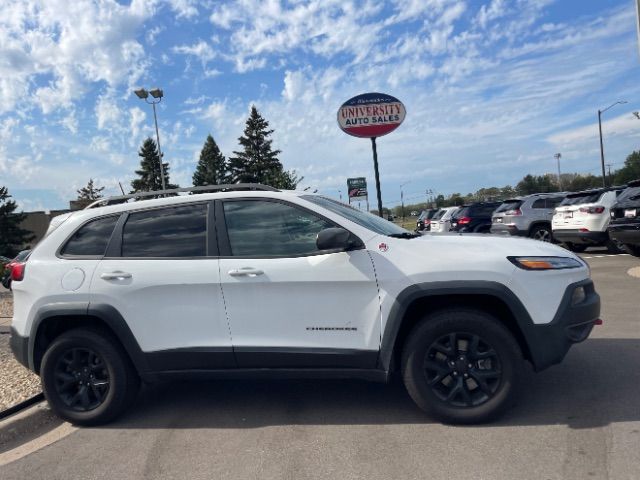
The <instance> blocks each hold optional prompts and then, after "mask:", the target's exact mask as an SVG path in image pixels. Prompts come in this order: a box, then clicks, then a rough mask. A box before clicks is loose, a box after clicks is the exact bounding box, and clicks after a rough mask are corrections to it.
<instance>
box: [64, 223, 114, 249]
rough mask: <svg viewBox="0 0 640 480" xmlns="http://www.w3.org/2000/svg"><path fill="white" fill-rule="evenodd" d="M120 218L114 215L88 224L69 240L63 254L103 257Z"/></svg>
mask: <svg viewBox="0 0 640 480" xmlns="http://www.w3.org/2000/svg"><path fill="white" fill-rule="evenodd" d="M118 218H119V216H118V215H114V216H111V217H103V218H98V219H96V220H92V221H90V222H89V223H86V224H85V225H84V226H82V227H81V228H80V229H79V230H78V231H76V233H74V234H73V236H72V237H71V238H70V239H69V241H68V242H67V244H66V245H65V246H64V248H63V249H62V254H63V255H88V256H92V257H95V256H98V257H101V256H103V255H104V252H105V251H106V250H107V245H108V244H109V239H110V238H111V234H112V233H113V229H114V227H115V226H116V222H117V221H118Z"/></svg>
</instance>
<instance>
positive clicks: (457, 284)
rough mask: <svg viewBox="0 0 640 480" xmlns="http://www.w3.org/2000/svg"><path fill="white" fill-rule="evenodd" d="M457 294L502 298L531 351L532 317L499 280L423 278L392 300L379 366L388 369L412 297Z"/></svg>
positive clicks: (413, 299) (416, 298) (413, 298)
mask: <svg viewBox="0 0 640 480" xmlns="http://www.w3.org/2000/svg"><path fill="white" fill-rule="evenodd" d="M456 295H483V296H490V297H495V298H497V299H498V300H501V301H502V302H503V303H504V304H506V305H507V307H508V308H509V310H510V311H511V313H512V315H513V317H514V318H515V320H516V323H517V327H518V328H519V329H520V331H521V332H522V333H523V336H524V339H525V342H526V343H527V347H528V348H529V350H530V351H531V354H532V355H533V354H534V350H535V345H531V342H530V339H529V338H528V335H527V333H528V332H529V331H530V330H531V329H532V328H533V321H532V320H531V316H530V315H529V312H527V309H526V308H525V307H524V305H522V302H521V301H520V300H519V299H518V297H517V296H516V295H515V294H514V293H513V292H512V291H511V290H510V289H509V288H508V287H506V286H505V285H503V284H501V283H498V282H493V281H485V280H472V281H462V280H453V281H445V282H426V283H418V284H415V285H412V286H410V287H407V288H405V289H404V290H403V291H402V292H400V294H399V295H398V296H397V297H396V299H395V300H394V302H393V305H392V306H391V310H390V311H389V317H388V319H387V323H386V325H385V328H384V332H383V336H382V342H381V344H380V355H379V357H378V367H379V368H382V369H383V370H385V371H389V370H390V368H391V361H392V359H393V354H394V347H395V344H396V339H397V338H398V334H399V332H400V328H401V327H402V323H403V321H404V320H405V314H406V313H407V309H408V308H409V306H410V305H411V304H412V303H413V302H414V301H416V300H418V299H421V298H426V297H436V296H456ZM532 347H533V348H532Z"/></svg>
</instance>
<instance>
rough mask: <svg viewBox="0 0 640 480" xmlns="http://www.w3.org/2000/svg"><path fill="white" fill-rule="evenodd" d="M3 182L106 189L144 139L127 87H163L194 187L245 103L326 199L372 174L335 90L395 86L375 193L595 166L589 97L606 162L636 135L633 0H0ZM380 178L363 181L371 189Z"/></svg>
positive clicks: (33, 205)
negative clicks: (399, 113)
mask: <svg viewBox="0 0 640 480" xmlns="http://www.w3.org/2000/svg"><path fill="white" fill-rule="evenodd" d="M1 3H2V11H3V15H2V16H1V17H0V185H6V186H8V187H9V189H10V192H11V193H12V194H13V195H14V196H15V198H16V199H17V201H18V202H19V204H20V206H21V207H22V208H23V209H24V210H27V211H29V210H38V209H54V208H64V207H65V206H66V205H68V200H70V199H72V198H74V197H75V191H76V190H77V189H78V188H80V187H82V186H83V185H85V184H86V182H87V181H88V179H89V177H93V178H94V179H95V180H96V181H97V183H98V184H99V185H103V186H105V187H107V188H106V190H105V193H107V194H117V193H118V186H117V185H118V183H117V182H118V181H120V182H122V183H123V184H124V185H125V188H128V183H129V182H130V181H131V179H132V178H133V172H134V170H135V169H136V168H137V167H138V165H139V158H138V157H137V150H138V148H139V146H140V145H141V143H142V141H143V140H144V138H145V137H147V136H149V135H152V134H153V116H152V112H151V109H150V107H149V106H148V105H145V104H144V103H143V102H142V101H140V100H139V99H137V97H135V95H133V93H132V90H133V89H134V88H135V87H138V86H145V87H147V88H149V87H154V86H160V87H161V88H163V89H164V93H165V98H164V100H163V102H162V103H161V104H160V108H159V111H158V114H159V120H160V133H161V142H162V144H163V150H164V151H165V159H166V160H167V161H168V162H169V164H170V168H171V180H172V181H173V182H177V183H179V184H180V185H181V186H188V185H190V182H191V175H192V173H193V169H194V167H195V163H196V161H197V157H198V154H199V151H200V149H201V147H202V144H203V142H204V140H205V137H206V135H207V134H208V133H211V134H212V135H213V136H214V138H215V139H216V141H217V142H218V144H219V145H220V147H221V149H222V151H223V153H225V154H226V155H231V153H232V151H233V150H235V149H237V148H238V147H237V137H238V136H240V135H241V133H242V130H243V127H244V122H245V120H246V117H247V115H248V111H249V108H250V106H251V104H255V105H256V106H257V107H258V109H259V110H260V111H261V113H262V114H263V115H264V116H265V117H266V118H267V120H269V121H270V122H271V126H272V127H273V128H274V129H275V133H274V135H273V139H274V146H275V147H276V148H279V149H281V150H282V154H281V157H280V158H281V160H282V162H283V164H284V166H285V168H287V169H295V170H297V171H298V173H299V174H301V175H303V176H304V177H305V178H304V181H303V183H302V185H301V187H302V188H304V187H307V186H310V187H312V188H314V189H316V188H317V189H319V191H320V192H322V193H325V194H327V195H331V196H334V197H337V196H338V190H342V192H343V193H344V191H345V189H346V178H347V177H349V176H366V177H367V178H368V180H369V184H370V185H371V186H372V185H373V166H372V160H371V148H370V142H369V141H368V140H366V139H358V138H354V137H350V136H348V135H346V134H344V133H343V132H341V131H340V129H339V128H338V126H337V123H336V111H337V109H338V107H339V106H340V105H341V104H342V103H343V102H344V101H346V100H347V99H348V98H350V97H352V96H354V95H357V94H360V93H363V92H367V91H379V92H384V93H388V94H390V95H393V96H395V97H397V98H399V99H400V100H402V101H403V102H404V103H405V105H406V108H407V117H406V120H405V122H404V123H403V124H402V125H401V126H400V127H399V128H398V129H397V130H396V131H394V132H393V133H391V134H389V135H387V136H385V137H381V138H380V139H379V140H378V154H379V160H380V172H381V178H382V192H383V200H384V202H385V204H389V205H393V204H395V203H397V202H398V201H399V198H400V191H399V185H400V184H402V183H405V182H410V183H409V184H408V185H406V186H405V188H404V190H405V198H406V199H408V200H409V201H411V200H421V199H424V198H425V195H424V192H425V191H426V190H427V189H432V190H434V191H437V192H438V193H443V194H450V193H453V192H461V193H467V192H471V191H475V190H477V189H478V188H481V187H488V186H496V185H497V186H504V185H507V184H512V185H513V184H515V183H516V182H517V181H518V180H519V179H520V178H521V177H522V176H523V175H524V174H526V173H529V172H530V173H535V174H542V173H546V172H554V171H555V160H554V159H553V155H554V153H556V152H561V153H562V170H563V172H581V173H588V172H590V173H598V172H599V168H600V167H599V143H598V131H597V110H598V108H601V109H602V108H605V107H607V106H608V105H610V104H611V103H613V102H615V101H617V100H627V101H628V102H629V103H628V104H626V105H618V106H616V107H614V108H612V109H611V110H609V111H607V112H606V113H605V114H604V119H605V122H604V124H603V129H604V133H605V153H606V158H607V163H613V164H614V168H617V167H619V166H621V165H622V163H623V161H624V158H625V157H626V155H627V154H628V153H630V152H631V151H632V150H634V149H637V148H638V140H639V138H640V121H638V120H637V119H635V118H634V117H633V116H632V115H631V112H632V111H634V110H639V109H640V98H639V93H640V68H638V67H639V65H640V63H639V61H640V56H639V54H638V42H637V36H636V27H635V7H634V2H633V0H615V1H614V0H597V1H595V0H590V1H585V0H484V1H480V0H466V1H453V0H451V1H449V0H395V1H388V2H382V1H373V0H370V1H357V0H339V1H338V0H306V1H304V0H289V1H276V0H262V1H260V0H240V1H237V2H231V1H228V2H226V1H224V2H222V1H212V0H203V1H197V0H164V1H162V0H155V1H139V0H134V1H133V2H128V1H121V2H115V1H113V0H102V1H99V2H91V1H85V0H77V1H75V2H68V1H67V0H40V1H34V0H15V1H13V0H3V1H2V2H1ZM371 190H372V191H373V188H371Z"/></svg>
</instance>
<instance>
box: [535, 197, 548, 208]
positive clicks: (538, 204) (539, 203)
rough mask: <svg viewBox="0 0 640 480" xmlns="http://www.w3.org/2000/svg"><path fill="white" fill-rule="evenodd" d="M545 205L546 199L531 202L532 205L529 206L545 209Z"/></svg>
mask: <svg viewBox="0 0 640 480" xmlns="http://www.w3.org/2000/svg"><path fill="white" fill-rule="evenodd" d="M546 205H547V202H546V199H544V198H539V199H537V200H536V201H535V202H533V205H531V208H547V207H546Z"/></svg>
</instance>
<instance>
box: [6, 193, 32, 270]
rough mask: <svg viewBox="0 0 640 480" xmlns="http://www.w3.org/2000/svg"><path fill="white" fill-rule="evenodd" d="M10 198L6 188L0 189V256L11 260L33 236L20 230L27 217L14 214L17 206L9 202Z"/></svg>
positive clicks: (11, 201)
mask: <svg viewBox="0 0 640 480" xmlns="http://www.w3.org/2000/svg"><path fill="white" fill-rule="evenodd" d="M10 198H11V195H9V190H7V187H0V255H2V256H3V257H9V258H13V257H14V256H16V254H17V253H18V252H19V251H20V250H21V249H22V248H23V246H24V245H25V244H26V243H28V242H30V241H32V240H33V239H34V238H35V236H34V235H32V234H31V232H29V231H28V230H24V229H22V228H20V224H21V223H22V222H23V221H24V219H25V218H26V217H27V216H26V215H25V214H24V213H15V210H16V208H18V205H17V204H16V202H15V201H13V200H9V199H10Z"/></svg>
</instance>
